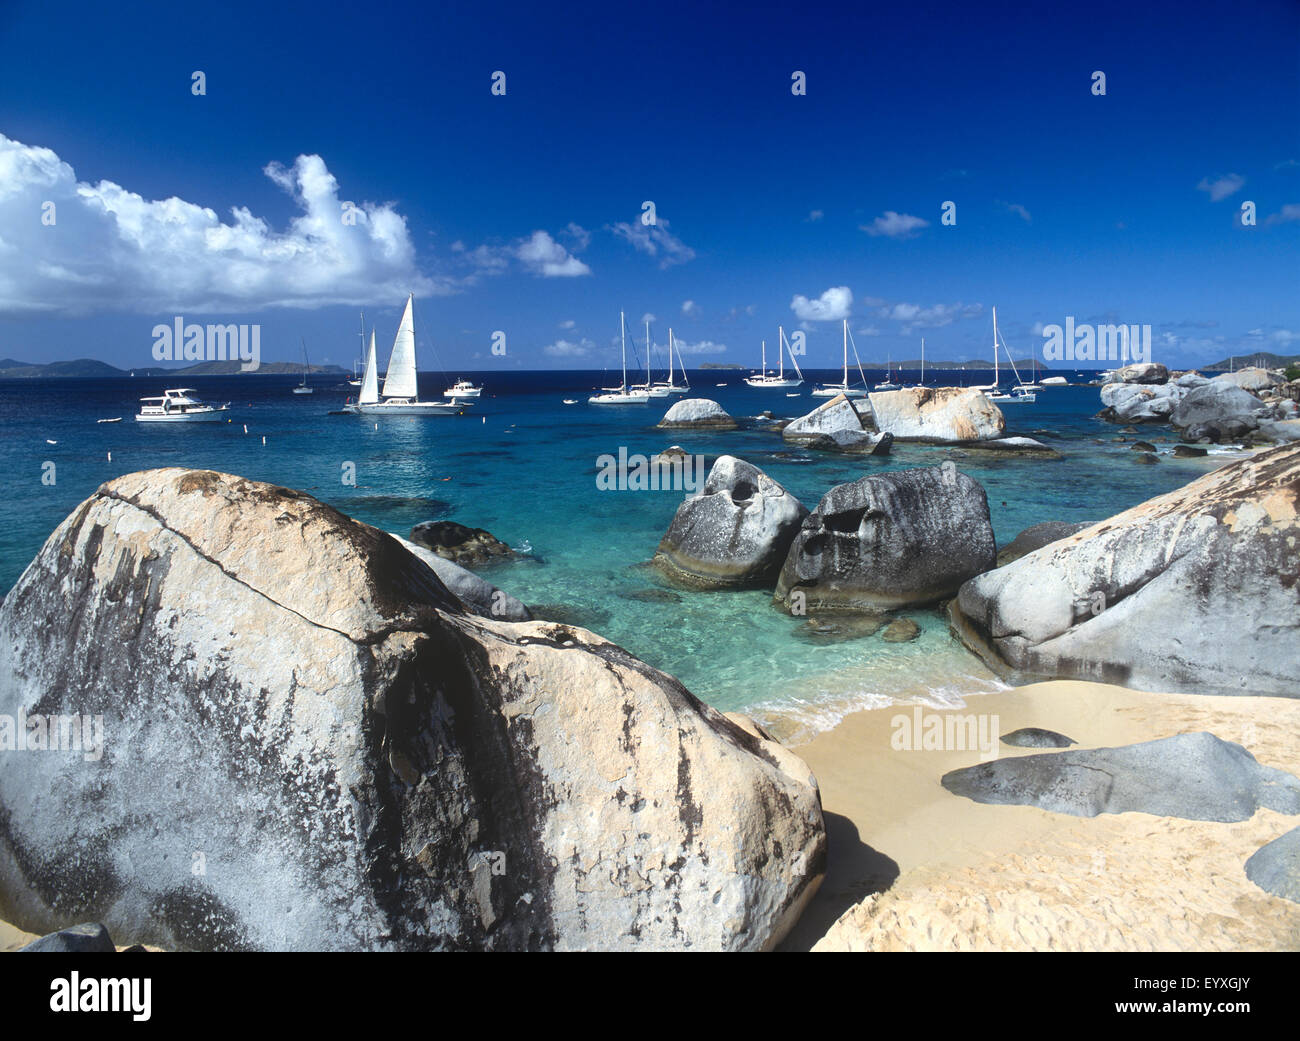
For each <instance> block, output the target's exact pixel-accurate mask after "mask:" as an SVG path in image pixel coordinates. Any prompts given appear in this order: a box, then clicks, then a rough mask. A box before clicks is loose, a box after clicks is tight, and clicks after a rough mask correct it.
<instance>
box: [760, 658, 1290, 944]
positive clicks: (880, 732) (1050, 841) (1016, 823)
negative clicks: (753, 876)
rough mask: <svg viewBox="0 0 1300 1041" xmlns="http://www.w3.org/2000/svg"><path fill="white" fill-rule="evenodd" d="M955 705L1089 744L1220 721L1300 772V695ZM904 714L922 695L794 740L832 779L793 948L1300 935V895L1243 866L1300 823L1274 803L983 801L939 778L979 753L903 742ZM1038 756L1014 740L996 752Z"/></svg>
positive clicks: (1073, 697)
mask: <svg viewBox="0 0 1300 1041" xmlns="http://www.w3.org/2000/svg"><path fill="white" fill-rule="evenodd" d="M935 711H937V710H933V709H926V712H927V713H929V712H935ZM951 711H954V712H957V713H960V714H969V713H977V714H990V715H992V714H996V715H997V716H998V717H999V719H998V726H997V733H998V734H1005V733H1008V732H1010V731H1012V730H1016V729H1019V728H1021V727H1028V726H1036V727H1042V728H1044V729H1048V730H1056V731H1058V732H1060V733H1063V734H1066V735H1067V736H1069V737H1072V738H1074V739H1075V740H1076V741H1078V742H1079V744H1078V745H1077V746H1075V747H1079V748H1087V747H1099V746H1114V745H1124V744H1133V743H1136V742H1139V741H1149V740H1152V739H1155V738H1159V737H1168V736H1170V735H1173V734H1178V733H1184V732H1189V731H1196V730H1208V731H1210V732H1212V733H1214V734H1215V735H1217V736H1218V737H1220V738H1223V739H1224V740H1227V741H1235V742H1238V743H1239V744H1242V745H1244V746H1245V747H1246V748H1247V749H1249V750H1250V752H1251V753H1252V754H1253V755H1254V756H1255V758H1256V759H1258V760H1259V761H1260V762H1261V763H1264V764H1266V765H1269V766H1275V767H1279V768H1281V769H1284V770H1287V771H1289V772H1291V773H1294V774H1297V775H1298V776H1300V700H1290V699H1276V698H1230V697H1196V696H1190V695H1178V694H1147V693H1142V692H1138V691H1131V690H1126V689H1124V688H1121V687H1112V686H1108V685H1105V684H1097V683H1080V682H1064V681H1062V682H1055V683H1039V684H1034V685H1032V686H1028V687H1021V688H1017V689H1015V690H1011V691H1005V692H1001V693H995V694H988V695H983V696H979V697H972V698H970V699H969V701H968V704H967V707H966V708H965V709H956V710H951ZM899 714H907V715H910V714H911V709H910V707H892V708H886V709H876V710H873V711H869V712H861V713H857V714H855V715H852V716H849V717H847V718H845V719H844V720H843V721H842V722H841V723H840V725H839V726H837V727H836V728H835V729H834V730H832V731H829V732H827V733H824V734H821V735H819V736H817V737H816V738H814V739H813V740H811V741H809V742H807V743H806V744H803V745H800V746H797V747H796V749H795V750H796V751H797V752H798V754H799V755H801V756H803V758H804V759H805V760H806V761H807V762H808V765H809V766H810V767H811V768H812V770H813V773H814V774H816V776H817V778H818V781H819V782H820V783H821V788H822V800H823V806H824V809H825V812H826V816H827V827H828V832H829V836H830V841H831V851H830V863H829V868H828V873H827V877H826V879H825V881H824V882H823V884H822V888H821V890H820V892H819V893H818V894H817V896H816V898H815V899H814V901H813V903H812V904H811V905H810V907H809V909H808V911H807V912H806V913H805V915H804V917H803V919H802V920H801V921H800V922H799V924H798V925H797V926H796V928H795V930H794V931H793V932H792V934H791V936H790V937H789V938H788V939H787V940H786V942H785V944H784V948H785V949H787V950H790V949H793V950H807V949H809V948H811V947H813V945H814V944H815V945H816V948H817V949H818V950H1193V951H1195V950H1246V949H1277V948H1284V949H1297V948H1300V905H1297V904H1294V903H1291V902H1290V901H1286V900H1281V899H1279V898H1276V897H1273V896H1270V895H1269V894H1267V893H1265V892H1264V891H1262V890H1260V889H1259V888H1257V887H1256V886H1255V885H1254V884H1253V883H1251V882H1250V881H1249V880H1248V879H1247V878H1246V875H1245V871H1244V869H1243V865H1244V863H1245V861H1246V859H1247V858H1248V857H1249V856H1250V855H1251V854H1252V853H1254V852H1255V850H1256V849H1258V848H1259V847H1260V846H1262V845H1264V844H1265V843H1266V842H1269V841H1270V840H1272V839H1274V838H1277V837H1278V836H1279V835H1281V834H1283V833H1284V832H1286V831H1288V830H1290V829H1291V828H1293V827H1296V826H1297V825H1300V818H1295V817H1287V816H1284V815H1282V814H1278V813H1274V812H1272V811H1268V810H1261V811H1260V812H1258V813H1257V814H1256V815H1255V816H1254V818H1252V819H1251V820H1249V821H1244V822H1242V823H1240V824H1217V823H1208V822H1201V821H1184V820H1180V819H1175V818H1165V817H1153V816H1150V815H1148V814H1138V813H1127V814H1120V815H1115V814H1106V815H1102V816H1100V817H1095V818H1079V817H1072V816H1068V815H1065V814H1056V813H1049V812H1047V811H1045V810H1039V809H1035V808H1032V807H1025V806H986V805H981V804H979V803H975V802H972V801H971V800H969V799H965V798H960V797H958V796H955V795H952V794H950V793H949V792H948V791H946V790H945V789H944V788H943V787H942V786H941V785H940V783H939V779H940V777H942V775H943V774H944V773H946V772H947V771H949V770H953V769H957V768H959V767H963V766H970V765H973V764H975V763H977V762H979V761H980V754H979V752H978V751H974V752H947V751H895V750H894V749H893V748H891V745H890V737H891V735H892V734H893V733H894V729H893V727H892V726H891V720H893V718H894V717H896V716H898V715H899ZM1043 751H1047V750H1044V749H1012V748H1009V747H1007V746H1005V745H1003V746H1001V747H1000V750H999V754H1000V755H1028V754H1038V753H1040V752H1043ZM891 883H892V885H891ZM882 891H883V892H882ZM873 892H875V893H876V894H877V895H874V896H871V895H868V894H871V893H873ZM864 897H866V899H865V900H864V899H863V898H864ZM860 901H861V902H860ZM841 915H843V917H842V918H841V917H840V916H841ZM837 918H838V919H840V920H839V921H838V922H837V921H836V919H837ZM819 941H820V942H819Z"/></svg>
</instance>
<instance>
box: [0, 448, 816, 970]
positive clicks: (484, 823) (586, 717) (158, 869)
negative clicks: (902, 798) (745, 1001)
mask: <svg viewBox="0 0 1300 1041" xmlns="http://www.w3.org/2000/svg"><path fill="white" fill-rule="evenodd" d="M20 712H21V713H25V714H26V715H27V717H28V718H29V719H30V718H31V717H32V715H33V714H34V713H41V714H58V715H64V714H66V715H72V714H76V715H79V716H93V715H100V716H101V718H102V721H103V726H102V732H103V734H104V736H105V740H104V741H103V743H102V745H101V746H100V748H99V751H100V752H101V753H102V754H101V755H99V756H98V757H94V756H88V755H86V754H83V753H77V752H75V751H74V752H65V751H63V750H62V749H61V750H59V751H48V750H47V751H44V752H17V751H15V752H6V753H3V754H0V805H2V806H3V807H4V815H3V821H4V823H3V827H0V918H4V919H5V920H7V921H10V922H12V923H14V924H15V925H16V926H18V927H19V928H22V929H25V930H27V931H30V932H38V933H39V932H48V931H51V930H52V929H55V928H57V927H58V926H60V925H62V924H64V923H66V922H67V921H69V920H70V919H71V920H74V921H75V920H77V919H82V920H91V919H93V920H96V921H101V922H103V923H104V924H105V925H106V926H107V927H108V928H109V929H111V930H112V933H113V937H114V938H115V939H116V940H117V941H118V942H119V943H123V942H124V943H126V944H132V943H148V944H153V945H157V946H162V947H165V948H167V949H200V950H212V949H255V950H430V949H436V950H447V949H495V950H533V949H564V950H574V949H600V950H623V949H642V950H659V949H684V948H690V949H695V950H758V949H762V948H769V947H772V946H774V945H775V944H776V943H777V942H779V939H780V937H781V936H782V934H783V933H784V932H785V930H786V929H787V928H788V927H789V925H790V924H791V922H792V921H793V919H794V918H795V917H797V915H798V914H799V913H800V911H801V909H802V907H803V905H804V904H805V902H806V900H807V899H808V898H809V897H810V896H811V894H812V893H813V892H814V891H815V889H816V887H817V885H818V884H819V882H820V879H821V876H822V874H823V871H824V864H825V854H826V835H825V828H824V825H823V821H822V814H821V807H820V799H819V795H818V791H817V787H816V782H815V781H814V780H813V778H812V776H811V774H810V773H809V771H808V768H807V766H806V765H805V764H803V763H802V761H801V760H800V759H799V758H798V757H797V756H795V755H794V754H793V753H791V752H789V751H788V750H787V749H784V748H782V747H781V746H780V745H777V744H775V743H774V742H768V741H764V740H762V739H760V738H756V737H754V736H753V735H752V734H749V733H746V732H745V731H744V730H742V729H741V728H739V727H737V726H735V725H734V724H733V723H731V722H730V721H728V720H726V719H725V718H724V717H723V716H722V715H721V714H720V713H718V712H716V711H714V710H713V709H711V708H709V707H708V706H706V705H704V704H702V703H701V702H700V701H698V700H697V699H696V698H694V697H693V696H692V695H691V694H690V692H688V691H687V690H686V689H685V688H684V687H683V686H682V685H681V684H680V683H678V682H677V681H676V680H674V679H673V678H672V677H670V676H667V675H665V674H664V673H661V672H659V671H657V670H656V669H653V668H651V667H650V666H648V665H646V664H645V663H644V662H641V661H639V660H637V659H636V658H634V657H633V656H632V655H630V654H628V653H627V652H626V651H624V650H622V649H621V648H619V647H617V646H615V645H613V644H611V643H608V642H607V641H605V640H602V639H601V638H600V637H598V636H595V635H593V634H592V633H589V632H586V631H584V630H582V629H577V628H574V627H571V626H565V625H558V624H556V623H553V622H502V621H497V620H496V619H492V618H482V617H479V616H477V615H473V614H470V613H468V612H467V611H466V610H465V607H464V605H463V604H462V603H461V602H460V601H459V600H458V599H457V598H455V597H454V596H453V595H452V594H451V593H450V592H448V590H447V589H446V587H445V586H444V585H443V584H442V583H441V582H440V581H439V579H438V578H437V576H436V574H435V573H434V572H433V570H432V569H431V568H429V567H425V566H423V565H419V566H416V563H415V561H414V559H413V558H412V556H411V554H410V553H409V552H408V551H407V550H405V549H403V548H402V546H401V545H400V544H399V543H398V542H397V540H396V539H393V538H391V537H390V536H388V535H386V534H385V533H383V532H382V531H379V530H377V529H375V528H372V527H370V526H368V525H365V524H361V523H358V522H356V521H353V520H351V519H350V518H348V517H345V516H344V515H342V514H340V513H339V512H338V511H337V510H334V509H332V508H330V507H328V506H326V505H324V504H322V503H320V502H318V501H316V500H315V499H313V498H311V497H310V496H308V495H305V494H303V493H300V492H294V491H291V490H289V489H285V488H277V487H275V486H272V485H267V484H262V483H259V482H255V481H248V480H244V479H243V478H239V477H233V476H230V475H228V474H218V473H214V472H211V471H194V470H180V469H169V470H154V471H149V472H146V473H138V474H129V475H127V476H124V477H120V478H117V479H115V480H113V481H110V482H109V483H107V484H105V485H104V486H102V487H101V488H100V489H99V491H98V492H97V493H96V494H94V495H93V496H91V497H90V498H89V499H87V500H86V501H85V502H84V503H82V504H81V505H80V506H79V507H77V509H76V510H75V511H74V512H73V513H72V514H71V515H70V516H69V517H68V518H67V519H66V520H65V521H64V522H63V523H61V524H60V525H59V526H58V528H57V529H55V531H54V533H53V534H52V535H51V537H50V538H49V540H48V541H47V542H46V544H45V545H44V547H43V548H42V549H41V551H40V552H39V553H38V554H37V556H36V558H35V560H34V561H33V562H32V564H31V565H30V566H29V567H28V568H27V570H26V571H25V572H24V573H23V575H22V577H21V578H20V579H19V580H18V582H17V584H16V585H15V586H14V588H13V590H12V591H11V592H10V594H9V595H8V596H7V597H6V598H5V600H4V602H3V604H2V605H0V715H7V716H9V717H10V718H17V716H18V714H19V713H20Z"/></svg>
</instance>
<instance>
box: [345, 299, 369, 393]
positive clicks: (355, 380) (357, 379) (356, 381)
mask: <svg viewBox="0 0 1300 1041" xmlns="http://www.w3.org/2000/svg"><path fill="white" fill-rule="evenodd" d="M361 353H362V355H364V354H365V353H366V312H365V311H362V312H361ZM348 386H349V387H359V386H361V376H360V375H359V374H358V372H357V363H356V362H355V361H354V362H353V363H352V378H351V379H350V380H348Z"/></svg>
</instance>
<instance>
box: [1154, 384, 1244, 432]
mask: <svg viewBox="0 0 1300 1041" xmlns="http://www.w3.org/2000/svg"><path fill="white" fill-rule="evenodd" d="M1264 408H1265V406H1264V403H1263V402H1262V401H1260V400H1259V398H1257V397H1255V395H1254V394H1252V393H1250V391H1247V390H1242V389H1241V387H1239V386H1237V385H1236V384H1235V383H1232V382H1231V381H1229V382H1221V381H1220V380H1218V379H1212V380H1210V382H1209V383H1207V384H1205V385H1204V386H1202V387H1196V388H1194V389H1192V390H1190V391H1188V392H1187V395H1186V396H1185V397H1184V398H1183V399H1182V401H1180V402H1179V403H1178V405H1177V406H1176V407H1175V408H1174V410H1173V412H1172V413H1170V416H1169V422H1170V423H1171V424H1172V425H1173V427H1174V429H1175V430H1177V431H1178V432H1179V433H1180V434H1181V435H1182V437H1183V439H1184V440H1185V441H1199V440H1201V439H1202V438H1209V440H1211V441H1215V442H1224V441H1234V440H1237V439H1238V438H1240V437H1242V436H1243V435H1245V434H1248V433H1250V432H1251V431H1252V430H1254V429H1255V428H1256V427H1258V426H1259V415H1258V413H1259V412H1260V411H1261V410H1263V409H1264Z"/></svg>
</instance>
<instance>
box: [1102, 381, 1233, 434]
mask: <svg viewBox="0 0 1300 1041" xmlns="http://www.w3.org/2000/svg"><path fill="white" fill-rule="evenodd" d="M1205 382H1207V383H1208V382H1209V381H1208V380H1207V381H1205ZM1187 393H1188V391H1187V389H1186V388H1185V387H1183V386H1181V385H1179V384H1178V383H1162V384H1159V385H1156V386H1151V385H1148V384H1143V383H1107V384H1106V385H1105V386H1103V387H1102V388H1101V403H1102V404H1103V405H1104V406H1105V408H1104V409H1103V410H1102V413H1101V418H1103V419H1105V420H1107V421H1108V422H1111V423H1163V422H1165V421H1167V420H1168V419H1169V417H1170V416H1171V415H1172V414H1173V411H1174V409H1175V408H1176V407H1177V406H1178V403H1179V402H1180V401H1182V400H1183V398H1184V397H1185V396H1186V395H1187Z"/></svg>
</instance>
